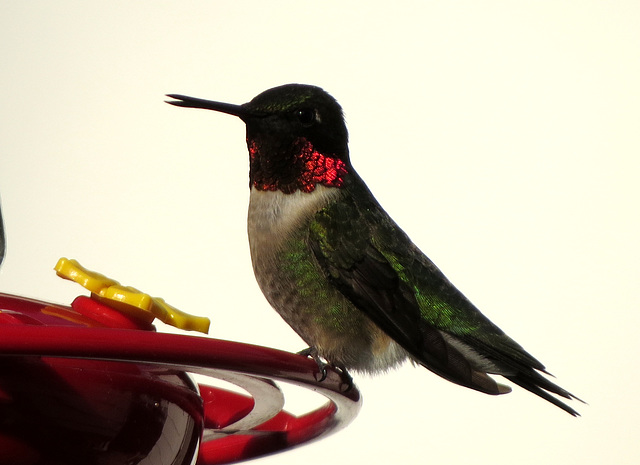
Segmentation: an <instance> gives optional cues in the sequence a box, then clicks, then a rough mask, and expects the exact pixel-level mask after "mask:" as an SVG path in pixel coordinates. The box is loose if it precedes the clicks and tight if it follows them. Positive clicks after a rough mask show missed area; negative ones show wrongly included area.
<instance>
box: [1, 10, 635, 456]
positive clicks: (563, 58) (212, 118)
mask: <svg viewBox="0 0 640 465" xmlns="http://www.w3.org/2000/svg"><path fill="white" fill-rule="evenodd" d="M316 5H317V6H311V4H308V3H306V2H300V1H292V2H276V1H273V2H260V1H246V2H245V1H237V2H221V1H217V2H214V1H208V2H207V1H182V2H177V1H141V2H130V1H111V2H108V3H104V2H86V1H70V0H64V1H63V0H60V1H57V2H38V1H33V2H25V1H19V0H8V1H4V2H3V3H2V5H1V6H0V59H1V62H2V66H1V69H0V89H1V90H2V97H1V98H2V104H1V106H0V196H1V200H2V208H3V212H4V216H5V223H6V231H7V235H8V248H7V256H6V260H5V263H4V264H3V265H2V269H1V270H0V292H8V293H15V294H20V295H25V296H30V297H34V298H40V299H45V300H50V301H54V302H60V303H69V302H70V301H71V300H72V298H73V297H75V296H76V295H78V294H79V293H82V290H81V289H80V288H78V287H76V286H75V285H73V284H71V283H69V282H66V281H62V280H60V279H59V278H56V277H55V273H54V272H53V271H52V267H53V266H54V264H55V263H56V261H57V259H58V258H59V257H61V256H67V257H70V258H76V259H78V260H79V261H80V263H82V264H83V265H85V266H86V267H88V268H91V269H95V270H98V271H101V272H103V273H105V274H107V275H108V276H110V277H113V278H115V279H118V280H120V281H121V282H122V283H123V284H127V285H132V286H135V287H138V288H140V289H142V290H144V291H146V292H148V293H150V294H152V295H157V296H160V297H163V298H164V299H166V300H167V302H169V303H171V304H173V305H175V306H177V307H178V308H181V309H183V310H185V311H187V312H191V313H196V314H204V315H207V316H209V317H210V318H211V319H212V329H211V335H212V336H213V337H218V338H222V339H231V340H237V341H243V342H250V343H254V344H261V345H266V346H272V347H277V348H280V349H284V350H289V351H297V350H300V349H302V348H303V347H304V345H303V343H302V341H301V340H300V339H299V338H298V337H297V336H296V335H295V333H294V332H293V331H292V330H291V329H289V327H288V326H287V325H286V324H285V323H284V322H283V321H282V320H281V319H280V318H279V317H278V316H277V314H276V313H275V312H274V311H272V310H271V309H270V308H269V305H268V304H267V302H266V301H265V300H264V298H263V297H262V295H261V293H260V291H259V289H258V287H257V285H256V284H255V281H254V278H253V275H252V271H251V265H250V259H249V253H248V247H247V240H246V208H247V203H248V188H247V186H248V179H247V171H248V162H247V151H246V146H245V142H244V126H243V124H242V122H241V121H239V120H237V119H236V118H233V117H229V116H225V115H220V114H215V113H213V112H205V111H197V110H188V109H179V108H175V107H171V106H169V105H166V104H165V103H163V100H164V94H166V93H183V94H187V95H193V96H196V97H201V98H209V99H214V100H222V101H229V102H233V103H243V102H246V101H248V100H250V99H251V98H253V96H255V95H256V94H258V93H259V92H261V91H263V90H265V89H267V88H270V87H273V86H276V85H280V84H285V83H290V82H301V83H309V84H315V85H319V86H321V87H323V88H325V89H326V90H327V91H329V92H330V93H331V94H332V95H334V96H335V97H336V98H337V99H338V100H339V101H340V102H341V104H342V105H343V107H344V109H345V113H346V117H347V124H348V128H349V131H350V136H351V144H350V147H351V157H352V161H353V164H354V166H355V167H356V169H358V171H359V173H360V174H361V175H362V177H363V178H364V179H365V180H366V181H367V182H368V184H369V187H370V188H371V189H372V190H373V192H374V193H375V195H376V196H377V198H378V200H380V202H381V203H382V204H383V206H384V207H385V208H386V209H387V211H388V212H389V213H390V214H391V215H392V216H393V217H394V218H395V219H396V221H397V222H398V223H399V224H400V225H401V226H402V227H403V228H404V229H405V230H406V232H407V233H408V234H409V235H410V236H411V237H412V239H413V240H414V241H415V242H416V243H417V244H418V245H419V246H420V247H421V248H422V250H423V251H425V253H427V254H428V255H429V256H430V257H431V258H432V259H433V260H434V261H435V262H436V264H438V265H439V266H440V267H441V268H442V269H443V271H444V272H445V273H446V274H447V275H448V276H449V278H450V279H451V280H452V281H453V282H454V283H455V284H456V285H457V286H458V287H459V288H461V289H462V290H463V292H464V293H465V294H466V295H467V296H468V297H469V298H470V299H471V300H472V301H473V302H474V303H476V304H477V305H478V306H479V307H480V308H481V309H482V310H483V312H484V313H485V314H486V315H487V316H489V317H490V318H491V319H492V320H493V321H494V322H496V323H497V324H498V325H499V326H500V327H501V328H503V329H504V330H505V331H506V332H507V333H508V334H510V335H511V336H512V337H513V338H514V339H516V340H517V341H519V342H520V343H521V344H522V345H523V346H524V347H525V348H526V349H527V350H529V351H530V352H531V353H532V354H533V355H535V356H536V357H538V358H539V359H540V360H541V361H542V362H543V363H545V364H546V365H547V367H548V369H549V370H550V371H551V372H552V373H554V374H555V375H556V376H557V381H558V383H559V384H560V385H562V386H563V387H565V388H567V389H569V390H570V391H572V392H574V393H575V394H576V395H578V396H580V397H582V398H583V399H585V400H586V401H587V402H588V403H589V405H588V406H586V405H580V404H578V403H573V404H572V405H573V406H574V407H576V408H577V409H578V410H579V411H580V412H581V413H582V414H583V416H582V417H581V418H577V419H576V418H572V417H570V416H569V415H567V414H565V413H563V412H562V411H560V410H559V409H556V408H554V407H553V406H551V405H549V404H547V403H546V402H544V401H542V400H540V399H538V398H537V397H535V396H533V395H531V394H529V393H527V392H525V391H524V390H522V389H519V388H517V387H516V388H515V389H514V391H513V392H512V393H511V394H509V395H506V396H500V397H497V398H496V397H490V396H485V395H482V394H479V393H476V392H473V391H470V390H467V389H464V388H461V387H458V386H455V385H453V384H451V383H448V382H446V381H443V380H441V379H440V378H438V377H436V376H435V375H432V374H431V373H429V372H427V371H426V370H424V369H417V368H412V367H410V366H405V367H403V368H401V369H399V370H397V371H394V372H391V373H389V374H387V375H385V376H378V377H374V378H372V377H366V376H356V383H357V384H358V386H359V387H360V389H361V391H362V393H363V395H364V405H363V408H362V411H361V413H360V415H359V417H358V418H357V419H356V420H355V422H354V423H353V424H352V425H350V426H349V427H348V428H346V429H345V430H343V431H341V432H340V433H338V434H336V435H334V436H332V437H330V438H327V439H325V440H323V441H320V442H317V443H315V444H313V445H309V446H306V447H302V448H299V449H297V450H294V451H291V452H288V453H285V454H283V455H279V456H276V457H270V458H266V459H261V461H260V462H258V463H263V464H269V463H273V464H276V463H277V464H298V463H306V464H324V463H327V462H330V463H353V464H369V463H389V462H391V461H393V463H409V462H411V463H416V462H418V463H434V464H442V463H447V464H458V463H470V462H473V463H475V464H478V465H480V464H492V465H499V464H513V463H516V464H538V463H545V464H549V465H552V464H553V465H556V464H568V463H576V464H601V463H615V464H635V463H638V460H640V446H639V445H638V438H637V435H638V417H639V415H640V402H639V401H638V394H637V389H638V386H640V376H639V375H638V370H637V361H638V349H639V348H640V343H638V335H637V328H638V325H639V324H640V316H639V315H640V308H639V307H640V298H639V297H638V282H639V278H640V246H639V245H638V243H639V238H640V221H639V208H638V202H639V200H640V187H639V181H638V179H639V176H640V161H639V160H640V135H639V134H640V132H639V128H640V28H639V27H638V24H640V3H638V2H637V1H635V0H629V1H623V0H620V1H617V2H601V1H592V0H585V1H581V2H578V1H558V0H554V1H539V2H525V1H511V2H509V1H492V0H488V1H483V2H478V1H461V2H454V1H433V2H403V1H398V2H393V3H380V2H378V4H377V6H376V5H375V4H373V3H372V2H351V3H347V2H322V3H321V4H316Z"/></svg>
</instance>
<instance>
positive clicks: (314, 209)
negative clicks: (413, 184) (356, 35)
mask: <svg viewBox="0 0 640 465" xmlns="http://www.w3.org/2000/svg"><path fill="white" fill-rule="evenodd" d="M168 97H170V98H173V99H175V100H173V101H169V102H168V103H170V104H172V105H176V106H181V107H192V108H205V109H209V110H214V111H219V112H223V113H228V114H230V115H234V116H237V117H239V118H240V119H241V120H242V121H244V123H245V124H246V129H247V146H248V148H249V179H250V182H249V185H250V189H251V193H250V201H249V216H248V232H249V245H250V249H251V260H252V262H253V270H254V272H255V276H256V279H257V281H258V284H259V286H260V288H261V289H262V292H263V293H264V295H265V297H266V298H267V300H268V301H269V303H270V304H271V305H272V306H273V308H275V309H276V311H277V312H278V313H279V314H280V315H281V316H282V318H284V319H285V321H286V322H287V323H289V325H290V326H291V327H292V328H293V329H294V330H295V331H296V332H297V333H298V334H299V335H300V337H301V338H302V339H303V340H304V341H305V342H306V343H307V344H309V346H310V348H309V349H308V350H307V351H306V353H307V354H309V355H312V356H314V358H315V359H316V360H317V361H319V360H320V357H321V358H323V359H325V360H326V361H328V362H329V363H330V364H332V365H334V366H336V367H339V368H343V369H353V370H356V371H364V372H370V373H373V372H379V371H384V370H387V369H389V368H391V367H394V366H397V365H399V364H400V363H401V362H403V361H404V360H406V359H410V360H411V361H413V362H414V363H419V364H421V365H423V366H425V367H426V368H428V369H429V370H431V371H432V372H434V373H436V374H438V375H440V376H442V377H443V378H445V379H448V380H449V381H452V382H454V383H457V384H460V385H462V386H466V387H468V388H471V389H475V390H478V391H481V392H485V393H487V394H504V393H507V392H510V391H511V388H509V387H508V386H505V385H502V384H498V383H497V382H496V381H495V380H494V378H492V377H491V376H489V375H488V374H499V375H502V376H504V377H505V378H507V379H509V380H511V381H512V382H513V383H515V384H518V385H520V386H522V387H523V388H525V389H527V390H529V391H531V392H532V393H534V394H537V395H538V396H540V397H542V398H544V399H546V400H547V401H549V402H551V403H552V404H554V405H556V406H558V407H560V408H561V409H563V410H565V411H566V412H568V413H570V414H571V415H578V413H577V412H576V411H575V410H574V409H572V408H571V407H569V406H568V405H566V404H565V403H563V402H561V401H560V400H559V399H558V398H557V397H556V396H555V395H557V396H560V397H564V398H567V399H577V397H575V396H574V395H572V394H571V393H569V392H568V391H566V390H564V389H562V388H561V387H560V386H557V385H556V384H554V383H552V382H551V381H549V379H547V378H546V377H545V376H543V375H542V374H541V373H547V372H546V371H545V368H544V365H542V363H540V362H539V361H538V360H536V359H535V358H534V357H533V356H531V355H530V354H529V353H527V352H526V351H525V350H524V349H523V348H522V347H521V346H520V345H519V344H518V343H517V342H515V341H514V340H513V339H511V338H510V337H509V336H507V335H506V334H505V333H504V332H503V331H502V330H500V328H498V327H497V326H496V325H494V324H493V323H492V322H491V321H489V320H488V319H487V318H486V317H485V316H484V315H483V314H482V313H480V311H479V310H478V309H477V308H476V307H475V306H474V305H473V304H472V303H471V302H470V301H469V300H467V298H465V296H464V295H462V293H460V291H458V289H456V288H455V287H454V286H453V284H451V282H449V280H448V279H447V278H446V277H445V276H444V274H443V273H442V272H441V271H440V270H439V269H438V268H437V267H436V266H435V265H434V264H433V262H431V260H429V259H428V258H427V257H426V256H425V255H424V254H423V253H422V252H421V251H420V250H419V249H418V247H416V246H415V245H414V244H413V242H411V240H410V239H409V237H408V236H407V235H406V234H405V233H404V232H403V231H402V229H400V227H399V226H398V225H397V224H396V223H395V222H394V221H393V220H392V219H391V217H390V216H389V215H388V214H387V213H386V212H385V211H384V210H383V209H382V207H381V206H380V204H378V202H377V201H376V199H375V198H374V197H373V195H372V194H371V192H370V191H369V189H368V188H367V186H366V185H365V183H364V181H363V180H362V179H361V178H360V176H358V174H357V173H356V171H355V170H354V168H353V166H352V164H351V161H350V158H349V148H348V146H347V139H348V136H347V128H346V125H345V122H344V118H343V115H342V108H341V107H340V105H339V104H338V102H337V101H336V100H335V99H334V98H333V97H331V96H330V95H329V94H328V93H326V92H325V91H323V90H322V89H320V88H319V87H315V86H310V85H301V84H289V85H284V86H280V87H276V88H273V89H269V90H267V91H265V92H263V93H261V94H260V95H258V96H257V97H255V98H254V99H253V100H251V101H250V102H248V103H245V104H243V105H232V104H228V103H221V102H214V101H209V100H202V99H197V98H193V97H187V96H184V95H176V94H170V95H168ZM554 394H555V395H554ZM578 400H579V399H578Z"/></svg>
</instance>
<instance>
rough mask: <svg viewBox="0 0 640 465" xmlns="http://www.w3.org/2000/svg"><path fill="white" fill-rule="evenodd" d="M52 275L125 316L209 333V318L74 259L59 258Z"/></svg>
mask: <svg viewBox="0 0 640 465" xmlns="http://www.w3.org/2000/svg"><path fill="white" fill-rule="evenodd" d="M54 269H55V270H56V274H57V275H58V276H60V277H61V278H64V279H69V280H71V281H74V282H76V283H78V284H80V285H81V286H82V287H84V288H85V289H87V290H89V291H91V294H92V296H91V297H92V298H93V299H96V300H98V301H100V302H102V303H104V304H105V305H108V306H109V307H111V308H113V309H115V310H117V311H119V312H121V313H125V314H127V315H130V316H133V317H135V318H139V319H142V320H148V321H151V320H153V318H157V319H159V320H160V321H162V322H163V323H166V324H168V325H171V326H175V327H176V328H179V329H184V330H187V331H199V332H201V333H208V332H209V325H210V323H211V322H210V321H209V318H206V317H200V316H193V315H189V314H188V313H184V312H182V311H180V310H178V309H177V308H175V307H172V306H171V305H169V304H168V303H166V302H165V301H164V300H163V299H160V298H158V297H151V296H150V295H149V294H145V293H143V292H140V291H139V290H137V289H135V288H133V287H130V286H122V285H120V283H119V282H118V281H115V280H113V279H111V278H107V277H106V276H104V275H102V274H100V273H97V272H95V271H91V270H87V269H86V268H84V267H83V266H82V265H80V263H78V262H77V261H76V260H69V259H68V258H64V257H63V258H61V259H60V260H58V263H56V266H55V268H54Z"/></svg>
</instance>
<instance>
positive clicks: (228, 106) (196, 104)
mask: <svg viewBox="0 0 640 465" xmlns="http://www.w3.org/2000/svg"><path fill="white" fill-rule="evenodd" d="M167 97H169V98H172V99H175V100H167V101H166V102H167V103H168V104H170V105H175V106H177V107H187V108H204V109H205V110H213V111H219V112H222V113H227V114H228V115H233V116H237V117H238V118H240V119H242V120H244V119H245V118H246V117H247V116H249V113H248V112H247V111H246V110H245V108H244V107H243V106H242V105H234V104H232V103H224V102H214V101H213V100H204V99H201V98H195V97H188V96H186V95H180V94H167Z"/></svg>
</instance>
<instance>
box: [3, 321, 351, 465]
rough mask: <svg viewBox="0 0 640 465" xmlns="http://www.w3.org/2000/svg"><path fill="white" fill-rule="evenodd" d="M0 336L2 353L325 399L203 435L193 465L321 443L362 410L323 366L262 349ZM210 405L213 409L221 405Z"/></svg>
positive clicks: (93, 335)
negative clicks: (294, 388) (260, 384)
mask: <svg viewBox="0 0 640 465" xmlns="http://www.w3.org/2000/svg"><path fill="white" fill-rule="evenodd" d="M0 333H1V335H2V337H0V356H39V357H64V358H80V359H95V360H105V361H106V360H108V361H122V362H129V363H142V364H145V365H154V366H161V367H163V368H169V369H175V370H181V371H187V372H190V373H198V374H201V375H205V376H211V377H214V378H222V379H231V382H233V379H234V376H236V377H237V376H240V377H242V376H247V377H257V378H258V379H260V380H261V381H264V379H272V380H276V381H283V382H287V383H291V384H295V385H298V386H302V387H305V388H309V389H312V390H313V391H315V392H318V393H319V394H322V395H323V396H325V397H326V398H327V399H328V402H327V403H326V404H325V405H323V406H321V407H320V408H317V409H315V410H313V411H310V412H308V413H306V414H304V415H301V416H294V415H291V414H289V413H287V412H285V411H280V412H279V413H277V414H276V415H275V416H273V417H271V418H270V419H267V420H266V421H265V422H263V423H261V424H259V425H257V426H255V427H253V428H251V429H250V430H237V431H233V432H224V434H223V435H215V434H214V435H209V436H210V438H208V436H207V434H206V433H205V439H204V441H203V443H202V444H201V447H200V453H199V457H198V462H197V463H198V464H199V465H211V464H221V463H231V462H237V461H241V460H247V459H250V458H254V457H258V456H262V455H265V454H271V453H275V452H278V451H282V450H286V449H289V448H292V447H295V446H298V445H302V444H305V443H308V442H310V441H312V440H316V439H319V438H321V437H324V436H326V435H328V434H331V433H334V432H336V431H339V430H340V429H342V428H344V427H345V426H347V425H348V424H349V423H350V422H351V421H352V420H353V419H354V418H355V416H356V415H357V414H358V412H359V410H360V406H361V397H360V393H359V391H358V389H357V388H356V387H355V386H354V385H352V384H351V382H350V380H349V379H347V377H346V376H344V374H342V373H340V372H338V371H336V370H333V369H331V368H328V370H327V377H326V378H325V379H324V380H323V381H321V382H320V381H318V379H319V378H320V373H319V370H318V366H317V365H316V363H315V362H314V361H313V360H311V359H309V358H306V357H302V356H300V355H296V354H291V353H289V352H283V351H280V350H276V349H271V348H267V347H261V346H255V345H250V344H243V343H238V342H231V341H224V340H218V339H210V338H203V337H195V336H184V335H177V334H165V333H156V332H150V331H140V330H132V329H109V328H86V327H65V326H22V325H3V326H2V328H1V329H0ZM263 378H264V379H263ZM238 384H239V385H242V383H238ZM214 395H217V396H219V390H217V389H216V388H210V387H208V386H202V387H201V396H202V397H203V400H204V401H205V405H207V401H208V400H209V399H210V398H212V396H214ZM234 396H240V397H245V398H246V396H241V395H239V394H238V395H233V394H230V396H229V399H231V398H233V397H234ZM234 402H235V403H234V405H235V404H238V405H244V406H245V407H244V408H245V410H246V405H247V404H246V402H245V401H244V400H242V399H241V398H236V399H235V401H234ZM210 405H213V403H210ZM216 405H217V407H216V408H219V405H220V404H219V403H217V404H216ZM205 417H207V412H205ZM211 426H214V425H211V424H209V425H208V424H206V423H205V427H211Z"/></svg>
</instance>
